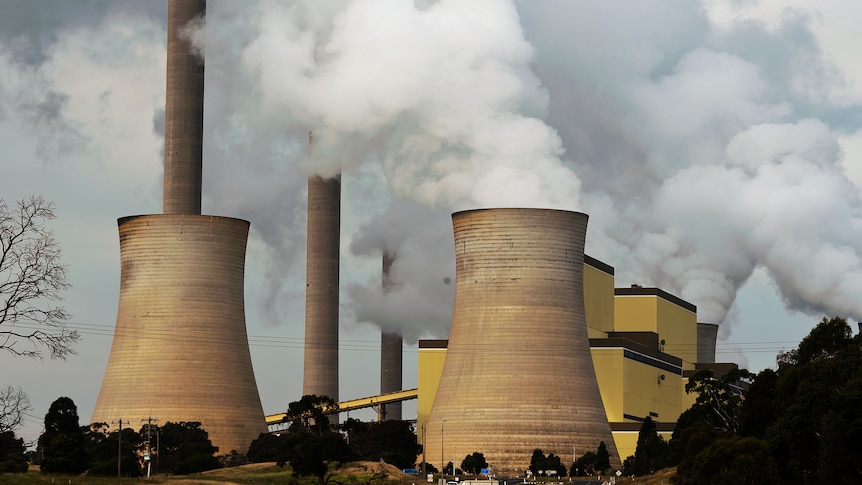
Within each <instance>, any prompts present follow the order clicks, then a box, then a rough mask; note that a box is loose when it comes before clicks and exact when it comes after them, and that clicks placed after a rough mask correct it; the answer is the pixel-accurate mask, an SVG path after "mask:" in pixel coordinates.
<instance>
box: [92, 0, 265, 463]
mask: <svg viewBox="0 0 862 485" xmlns="http://www.w3.org/2000/svg"><path fill="white" fill-rule="evenodd" d="M205 12H206V2H205V1H204V0H171V1H169V2H168V60H167V94H166V95H167V97H166V108H165V115H166V118H165V154H164V165H165V167H164V168H165V175H164V198H163V212H164V214H152V215H141V216H130V217H124V218H121V219H119V221H118V226H119V236H120V262H121V270H120V301H119V306H118V310H117V323H116V328H115V330H114V340H113V344H112V347H111V353H110V356H109V359H108V365H107V368H106V370H105V376H104V379H103V381H102V387H101V390H100V392H99V397H98V399H97V401H96V405H95V408H94V411H93V416H92V419H91V420H90V422H93V423H95V422H106V423H110V422H112V421H114V422H115V421H118V420H120V419H123V420H126V421H127V422H129V423H134V422H137V421H138V420H140V419H143V418H147V417H153V418H157V419H158V420H159V422H160V423H166V422H169V421H170V422H174V423H177V422H182V421H199V422H200V423H201V425H202V427H203V428H204V429H205V430H206V431H207V432H209V437H210V439H211V441H212V442H213V444H214V445H215V446H218V447H219V453H220V454H227V453H228V452H230V451H231V450H236V451H238V452H240V453H243V454H244V453H246V451H247V450H248V446H249V445H250V444H251V442H252V440H254V439H256V438H257V437H258V435H259V434H260V433H262V432H265V431H266V422H265V418H264V415H263V409H262V407H261V404H260V396H259V394H258V390H257V384H256V382H255V377H254V370H253V368H252V363H251V355H250V352H249V348H248V336H247V334H246V326H245V306H244V276H245V275H244V272H245V251H246V241H247V239H248V230H249V223H248V221H244V220H240V219H233V218H228V217H219V216H206V215H201V185H202V183H201V180H202V157H201V154H202V145H203V89H204V84H203V73H204V66H203V60H202V59H200V58H198V57H196V56H195V55H194V53H193V52H192V50H191V45H190V43H189V42H188V41H187V40H186V39H185V36H184V35H183V29H185V28H186V27H187V26H188V25H189V24H190V23H191V22H195V21H198V20H202V19H203V17H204V15H205Z"/></svg>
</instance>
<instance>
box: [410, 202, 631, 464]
mask: <svg viewBox="0 0 862 485" xmlns="http://www.w3.org/2000/svg"><path fill="white" fill-rule="evenodd" d="M587 219H588V217H587V215H585V214H581V213H576V212H566V211H559V210H547V209H483V210H472V211H465V212H458V213H455V214H454V215H453V216H452V223H453V228H454V234H455V262H456V273H455V278H456V286H455V305H454V312H453V316H452V328H451V331H450V334H449V347H448V351H447V353H446V360H445V363H444V366H443V371H442V375H441V378H440V383H439V387H438V389H437V394H436V397H435V399H434V404H433V406H432V408H431V414H430V416H429V419H428V421H427V422H426V428H425V433H426V435H425V436H426V443H425V445H426V448H425V456H426V461H427V462H428V463H432V464H435V465H436V466H438V468H440V466H441V465H445V464H446V463H447V462H449V461H453V462H454V463H455V464H456V466H458V465H460V463H461V460H463V458H464V457H465V456H466V455H469V454H471V453H473V452H480V453H483V454H484V455H485V458H486V459H487V460H488V463H489V464H490V465H491V467H492V468H493V470H494V472H495V473H497V474H523V473H524V470H526V469H527V468H528V467H529V464H530V457H531V456H532V452H533V450H534V449H536V448H540V449H541V450H542V451H543V452H544V453H545V454H546V455H547V454H549V453H554V454H556V455H557V456H560V457H561V458H562V459H563V462H564V463H567V464H568V463H569V461H568V460H569V459H570V457H571V456H572V453H573V450H577V452H578V453H579V454H583V453H584V452H586V451H595V450H596V448H597V447H598V445H599V443H600V442H602V441H603V442H604V443H605V445H606V446H607V448H608V451H609V452H610V454H611V463H612V464H616V465H617V466H618V465H619V458H618V453H617V451H616V446H615V444H614V440H613V437H612V435H611V429H610V425H609V424H608V420H607V416H606V414H605V409H604V406H603V405H602V398H601V395H600V394H599V386H598V383H597V381H596V375H595V370H594V369H593V362H592V358H591V356H590V347H589V339H588V337H587V327H586V321H585V317H584V299H583V296H584V288H583V265H584V240H585V236H586V229H587Z"/></svg>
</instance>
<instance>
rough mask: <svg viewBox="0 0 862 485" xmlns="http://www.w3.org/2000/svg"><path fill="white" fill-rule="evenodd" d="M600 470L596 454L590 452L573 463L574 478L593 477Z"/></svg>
mask: <svg viewBox="0 0 862 485" xmlns="http://www.w3.org/2000/svg"><path fill="white" fill-rule="evenodd" d="M596 470H598V468H597V467H596V452H595V451H588V452H586V453H584V454H583V455H581V457H580V458H578V459H577V460H575V462H574V463H572V476H573V477H582V476H584V475H592V474H594V473H595V472H596Z"/></svg>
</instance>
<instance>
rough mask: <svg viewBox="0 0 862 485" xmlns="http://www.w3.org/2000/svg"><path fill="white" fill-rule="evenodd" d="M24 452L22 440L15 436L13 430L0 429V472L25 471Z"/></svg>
mask: <svg viewBox="0 0 862 485" xmlns="http://www.w3.org/2000/svg"><path fill="white" fill-rule="evenodd" d="M24 452H25V447H24V440H23V439H22V438H16V437H15V432H14V431H0V473H26V472H27V468H28V467H29V465H28V464H27V460H26V459H25V458H24Z"/></svg>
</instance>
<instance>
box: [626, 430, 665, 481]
mask: <svg viewBox="0 0 862 485" xmlns="http://www.w3.org/2000/svg"><path fill="white" fill-rule="evenodd" d="M667 455H668V447H667V443H666V442H665V441H664V438H662V437H661V436H659V434H658V432H657V431H656V425H655V422H653V420H652V418H651V417H650V416H647V417H646V418H644V422H643V424H641V429H640V431H639V432H638V441H637V446H636V447H635V455H634V459H633V460H632V462H631V463H630V464H629V466H628V467H626V474H630V473H631V474H633V475H636V476H641V475H647V474H650V473H653V472H654V471H656V470H660V469H662V468H664V467H665V465H666V463H667Z"/></svg>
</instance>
